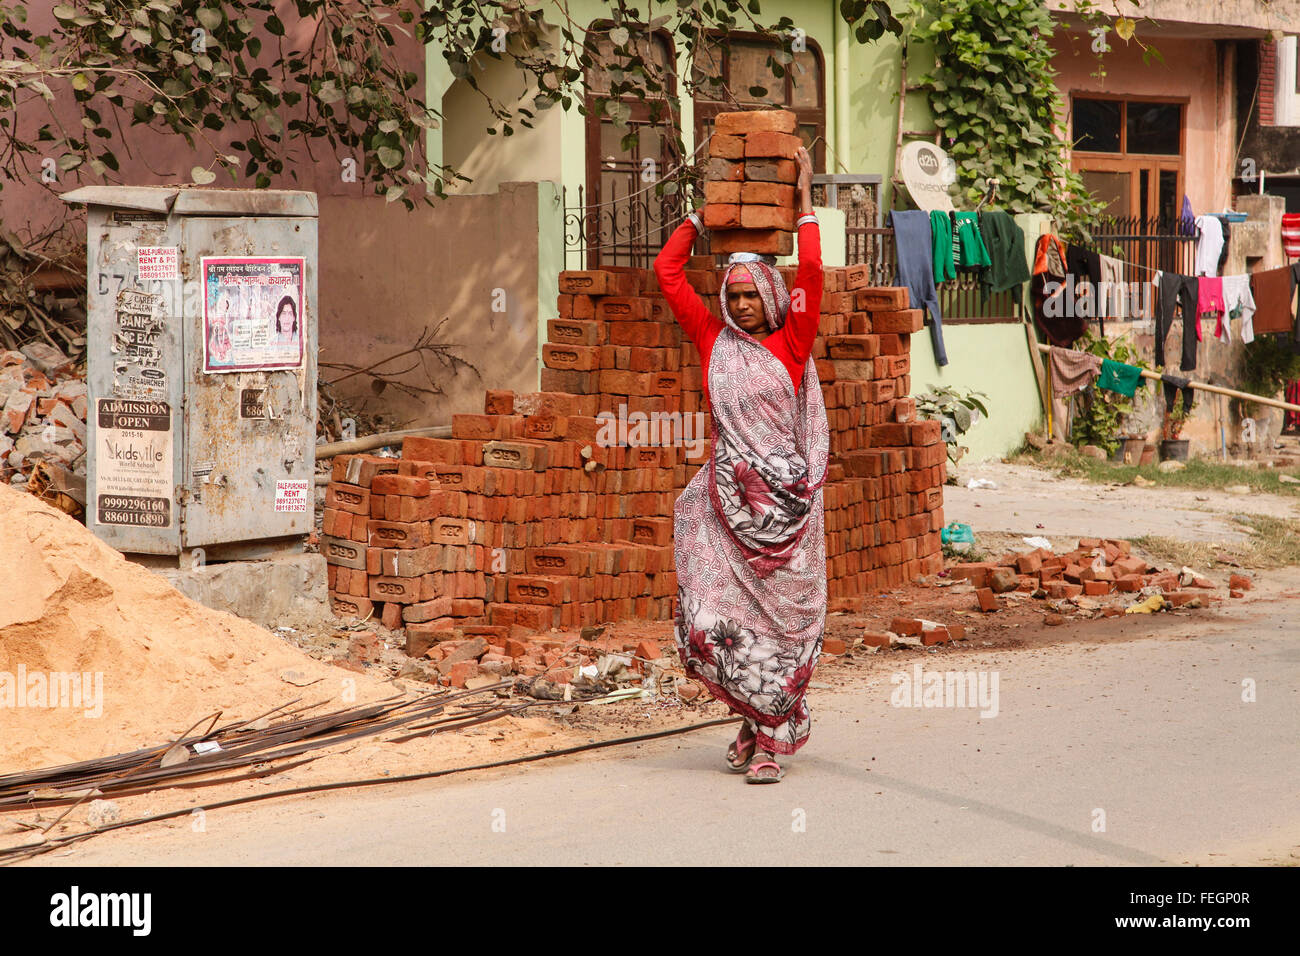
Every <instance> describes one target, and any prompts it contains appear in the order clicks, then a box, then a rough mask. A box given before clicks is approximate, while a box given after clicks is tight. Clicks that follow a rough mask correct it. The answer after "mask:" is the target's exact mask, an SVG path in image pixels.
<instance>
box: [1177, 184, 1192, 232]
mask: <svg viewBox="0 0 1300 956" xmlns="http://www.w3.org/2000/svg"><path fill="white" fill-rule="evenodd" d="M1178 234H1179V235H1180V236H1194V235H1196V215H1195V213H1193V212H1192V200H1191V198H1190V197H1189V196H1188V195H1187V193H1183V211H1182V212H1181V213H1179V215H1178Z"/></svg>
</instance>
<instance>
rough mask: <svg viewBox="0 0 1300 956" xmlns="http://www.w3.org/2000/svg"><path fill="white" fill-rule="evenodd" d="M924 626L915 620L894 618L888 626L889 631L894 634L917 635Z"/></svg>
mask: <svg viewBox="0 0 1300 956" xmlns="http://www.w3.org/2000/svg"><path fill="white" fill-rule="evenodd" d="M924 627H925V625H924V624H922V623H921V622H920V621H919V620H917V619H916V618H910V617H896V618H894V619H893V621H891V622H890V624H889V629H890V630H891V631H893V632H894V633H895V634H905V635H917V634H920V633H921V631H922V630H923V629H924Z"/></svg>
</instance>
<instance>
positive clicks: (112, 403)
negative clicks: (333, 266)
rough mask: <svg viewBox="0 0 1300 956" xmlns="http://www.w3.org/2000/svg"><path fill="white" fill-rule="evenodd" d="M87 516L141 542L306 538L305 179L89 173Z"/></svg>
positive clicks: (224, 551) (288, 546) (179, 546)
mask: <svg viewBox="0 0 1300 956" xmlns="http://www.w3.org/2000/svg"><path fill="white" fill-rule="evenodd" d="M61 198H62V199H63V200H64V201H66V202H71V203H84V204H85V205H86V206H87V207H88V208H89V213H88V223H87V230H86V232H87V249H86V261H87V266H86V273H87V274H86V278H87V282H88V303H87V306H88V313H89V320H88V339H87V354H88V365H89V368H88V376H87V377H88V382H87V384H88V391H89V399H90V401H89V406H88V411H87V418H88V421H87V430H88V436H87V446H88V449H89V452H88V455H87V474H86V495H87V497H86V524H87V526H88V527H89V528H90V529H91V530H92V531H93V532H94V533H95V534H96V535H97V536H98V537H100V538H101V539H102V540H104V541H105V542H107V543H108V544H111V545H112V546H113V547H115V548H117V549H118V550H120V551H123V552H127V553H129V554H136V555H164V556H170V555H175V556H177V559H178V563H179V564H180V565H181V566H182V567H186V566H190V565H191V564H192V563H195V562H198V563H202V562H203V561H204V560H213V559H218V560H220V559H236V558H257V557H267V556H272V555H275V554H277V553H285V552H293V551H295V550H296V551H301V539H302V538H303V536H305V535H306V534H307V533H308V532H310V531H311V529H312V528H313V526H314V503H315V493H314V482H313V478H314V473H315V464H316V456H315V442H316V350H317V342H318V339H317V335H316V325H317V315H318V312H317V305H316V224H317V205H316V195H315V193H310V192H297V191H287V190H253V189H201V188H175V187H150V186H144V187H136V186H89V187H86V188H83V189H76V190H73V191H72V192H68V193H64V194H63V196H62V197H61Z"/></svg>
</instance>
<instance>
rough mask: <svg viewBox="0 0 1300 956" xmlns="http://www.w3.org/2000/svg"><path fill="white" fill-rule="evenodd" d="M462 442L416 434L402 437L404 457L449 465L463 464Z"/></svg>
mask: <svg viewBox="0 0 1300 956" xmlns="http://www.w3.org/2000/svg"><path fill="white" fill-rule="evenodd" d="M460 452H461V445H460V442H458V441H456V440H454V439H451V438H423V437H420V436H416V435H411V436H407V437H406V438H403V439H402V457H403V458H411V459H414V460H416V461H431V462H435V463H441V464H447V465H459V464H461V463H462V462H461V458H460Z"/></svg>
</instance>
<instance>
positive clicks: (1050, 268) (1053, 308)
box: [1029, 233, 1087, 347]
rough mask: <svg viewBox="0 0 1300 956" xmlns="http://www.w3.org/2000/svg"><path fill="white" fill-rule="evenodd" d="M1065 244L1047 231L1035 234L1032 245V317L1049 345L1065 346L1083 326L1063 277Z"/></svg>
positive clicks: (1076, 339)
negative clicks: (1035, 237) (1035, 241)
mask: <svg viewBox="0 0 1300 956" xmlns="http://www.w3.org/2000/svg"><path fill="white" fill-rule="evenodd" d="M1068 272H1069V267H1068V266H1067V265H1066V249H1065V244H1064V243H1063V242H1061V240H1060V239H1058V238H1057V237H1056V236H1053V235H1051V234H1050V233H1047V234H1044V235H1041V236H1039V237H1038V242H1037V243H1036V244H1035V247H1034V269H1033V279H1032V280H1031V284H1030V286H1029V289H1030V296H1031V299H1032V301H1033V305H1034V321H1035V322H1036V323H1038V327H1039V328H1040V329H1042V330H1043V335H1044V336H1046V337H1047V341H1048V342H1049V343H1050V344H1052V345H1057V346H1065V347H1069V346H1071V345H1073V344H1074V343H1075V342H1077V341H1078V340H1079V338H1080V337H1081V336H1082V335H1083V333H1084V330H1085V329H1086V328H1087V323H1086V321H1085V319H1084V318H1083V317H1082V316H1080V315H1078V314H1076V312H1075V309H1074V298H1073V291H1074V290H1073V287H1072V285H1071V284H1070V283H1069V282H1067V281H1066V280H1067V279H1068V278H1069V276H1068Z"/></svg>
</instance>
